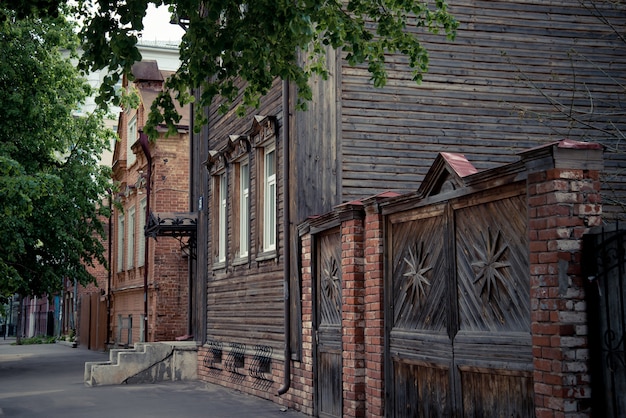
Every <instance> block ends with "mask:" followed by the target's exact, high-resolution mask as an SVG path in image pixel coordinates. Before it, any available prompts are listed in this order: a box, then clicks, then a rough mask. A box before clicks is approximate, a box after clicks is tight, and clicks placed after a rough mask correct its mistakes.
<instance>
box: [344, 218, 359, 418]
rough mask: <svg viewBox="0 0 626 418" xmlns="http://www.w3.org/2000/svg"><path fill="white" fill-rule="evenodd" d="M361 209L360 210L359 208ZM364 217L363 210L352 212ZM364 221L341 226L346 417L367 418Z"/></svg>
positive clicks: (357, 219) (345, 223)
mask: <svg viewBox="0 0 626 418" xmlns="http://www.w3.org/2000/svg"><path fill="white" fill-rule="evenodd" d="M359 209H360V208H359ZM351 214H352V215H360V211H359V212H358V213H357V212H352V213H351ZM363 230H364V228H363V218H362V216H357V217H352V216H350V219H348V220H344V221H343V222H342V223H341V271H342V293H343V295H342V328H343V335H342V343H343V416H345V417H364V416H365V339H364V335H365V328H364V327H365V320H364V299H365V287H364V285H365V282H364V280H363V243H364V236H363Z"/></svg>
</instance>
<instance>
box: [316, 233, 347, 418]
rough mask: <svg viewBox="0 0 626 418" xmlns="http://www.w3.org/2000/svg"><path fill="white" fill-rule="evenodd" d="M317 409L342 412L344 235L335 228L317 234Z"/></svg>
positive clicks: (325, 414) (327, 414)
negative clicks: (342, 276)
mask: <svg viewBox="0 0 626 418" xmlns="http://www.w3.org/2000/svg"><path fill="white" fill-rule="evenodd" d="M315 261H316V263H315V269H316V283H315V284H316V286H315V287H316V289H315V296H316V298H315V306H316V312H315V318H316V329H315V340H316V356H315V363H316V364H315V370H316V386H315V395H316V396H315V399H316V411H317V415H318V416H320V417H340V416H341V414H342V360H341V351H342V345H341V305H342V303H341V287H342V281H341V236H340V233H339V229H338V228H336V229H333V230H331V231H328V232H324V233H323V234H320V235H317V236H316V260H315Z"/></svg>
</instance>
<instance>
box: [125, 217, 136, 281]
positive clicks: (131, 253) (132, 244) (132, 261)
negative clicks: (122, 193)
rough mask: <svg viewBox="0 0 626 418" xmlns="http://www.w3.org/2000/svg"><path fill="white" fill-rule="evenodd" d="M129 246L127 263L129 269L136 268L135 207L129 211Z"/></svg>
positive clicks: (127, 247) (127, 246)
mask: <svg viewBox="0 0 626 418" xmlns="http://www.w3.org/2000/svg"><path fill="white" fill-rule="evenodd" d="M126 228H127V229H128V244H127V245H126V250H127V253H126V263H127V264H128V266H127V267H128V269H132V268H133V267H135V207H134V206H133V207H132V208H130V209H129V210H128V224H127V225H126Z"/></svg>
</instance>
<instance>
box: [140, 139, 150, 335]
mask: <svg viewBox="0 0 626 418" xmlns="http://www.w3.org/2000/svg"><path fill="white" fill-rule="evenodd" d="M139 144H140V145H141V149H142V150H143V153H144V155H145V156H146V160H147V161H148V167H147V178H146V221H147V220H148V219H149V218H150V189H151V187H150V185H151V183H152V155H151V154H150V141H149V140H148V135H146V134H145V133H144V132H143V130H141V131H139ZM144 239H145V240H146V245H144V265H143V321H144V324H143V340H144V342H148V266H149V258H148V249H149V248H148V244H149V243H150V240H149V239H148V237H147V236H146V233H145V231H144Z"/></svg>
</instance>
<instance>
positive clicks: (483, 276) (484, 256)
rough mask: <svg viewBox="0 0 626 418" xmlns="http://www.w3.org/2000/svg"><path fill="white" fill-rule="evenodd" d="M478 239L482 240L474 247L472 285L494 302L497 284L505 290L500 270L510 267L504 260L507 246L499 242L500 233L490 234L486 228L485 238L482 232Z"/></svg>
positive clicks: (504, 279) (503, 278) (504, 280)
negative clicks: (475, 255)
mask: <svg viewBox="0 0 626 418" xmlns="http://www.w3.org/2000/svg"><path fill="white" fill-rule="evenodd" d="M480 237H481V238H482V245H474V249H475V250H476V253H477V254H478V257H477V260H476V261H474V262H473V263H472V267H474V271H475V274H476V276H475V278H474V281H473V283H474V284H478V285H479V286H480V294H481V295H486V296H487V298H488V299H489V300H494V297H496V296H497V289H498V287H499V286H498V285H499V284H500V285H501V286H502V287H503V288H504V289H506V285H505V283H506V277H505V276H504V274H503V273H502V269H504V268H505V267H510V266H511V264H510V263H509V262H508V261H506V260H505V259H504V254H505V252H506V250H507V249H508V246H507V245H506V244H503V243H501V242H500V241H501V239H500V238H501V235H500V231H497V232H496V233H495V234H492V233H491V230H490V229H489V228H488V229H487V237H485V235H484V234H483V233H482V232H481V234H480Z"/></svg>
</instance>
